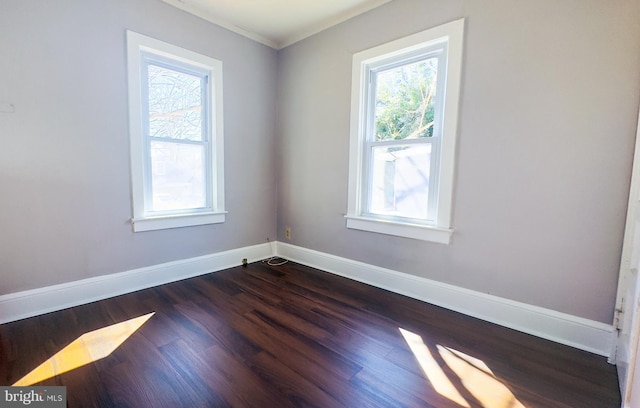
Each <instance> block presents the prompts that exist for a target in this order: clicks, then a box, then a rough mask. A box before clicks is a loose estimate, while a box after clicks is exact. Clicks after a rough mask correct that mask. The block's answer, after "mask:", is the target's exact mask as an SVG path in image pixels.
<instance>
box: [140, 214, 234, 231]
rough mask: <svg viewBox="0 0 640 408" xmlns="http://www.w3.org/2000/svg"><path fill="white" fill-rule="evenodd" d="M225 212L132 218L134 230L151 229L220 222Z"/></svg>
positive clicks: (222, 220)
mask: <svg viewBox="0 0 640 408" xmlns="http://www.w3.org/2000/svg"><path fill="white" fill-rule="evenodd" d="M225 214H226V212H219V213H199V214H180V215H168V216H163V217H149V218H139V219H132V220H131V224H133V231H134V232H142V231H153V230H159V229H169V228H181V227H192V226H195V225H206V224H220V223H223V222H224V220H225Z"/></svg>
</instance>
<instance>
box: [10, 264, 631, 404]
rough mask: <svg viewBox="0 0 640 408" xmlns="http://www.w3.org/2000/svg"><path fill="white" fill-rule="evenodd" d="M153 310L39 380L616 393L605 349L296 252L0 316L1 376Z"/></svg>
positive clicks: (237, 390) (325, 398)
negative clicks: (444, 303) (530, 330)
mask: <svg viewBox="0 0 640 408" xmlns="http://www.w3.org/2000/svg"><path fill="white" fill-rule="evenodd" d="M151 312H155V314H153V315H152V316H151V317H150V318H149V319H148V320H147V321H146V322H145V323H144V324H142V326H141V327H140V328H139V329H138V330H137V331H135V332H134V333H133V334H131V336H130V337H128V338H127V339H126V340H124V342H123V343H122V344H121V345H120V346H119V347H118V348H116V349H115V351H113V352H112V353H111V354H109V355H108V356H106V357H104V358H102V359H99V360H96V361H94V362H91V363H89V364H87V365H84V366H81V367H79V368H76V369H73V370H71V371H68V372H66V373H63V374H59V375H56V376H54V377H52V378H49V379H46V380H44V381H42V382H40V383H39V384H38V385H49V386H51V385H64V386H66V387H67V395H68V405H69V406H70V407H226V406H233V407H278V408H279V407H323V408H324V407H403V406H406V407H456V408H459V407H490V408H498V407H580V408H582V407H598V408H603V407H619V406H620V395H619V392H618V386H617V379H616V370H615V367H614V366H612V365H609V364H607V362H606V360H605V358H603V357H600V356H596V355H593V354H590V353H586V352H583V351H580V350H576V349H573V348H570V347H566V346H562V345H559V344H556V343H553V342H550V341H546V340H542V339H539V338H535V337H533V336H529V335H526V334H523V333H519V332H516V331H513V330H509V329H506V328H503V327H499V326H496V325H493V324H490V323H486V322H483V321H480V320H477V319H473V318H470V317H468V316H464V315H461V314H458V313H454V312H451V311H448V310H445V309H442V308H438V307H435V306H431V305H428V304H425V303H422V302H419V301H416V300H413V299H410V298H406V297H403V296H400V295H397V294H393V293H390V292H387V291H384V290H381V289H377V288H373V287H371V286H367V285H364V284H361V283H358V282H354V281H351V280H349V279H344V278H341V277H337V276H335V275H332V274H329V273H325V272H321V271H318V270H315V269H312V268H308V267H305V266H302V265H299V264H295V263H288V264H286V265H283V266H268V265H266V264H265V263H260V262H259V263H254V264H250V265H249V266H248V267H246V268H243V267H237V268H232V269H229V270H226V271H222V272H217V273H212V274H209V275H205V276H201V277H197V278H193V279H188V280H184V281H180V282H176V283H172V284H168V285H164V286H160V287H156V288H152V289H147V290H143V291H139V292H135V293H131V294H127V295H123V296H119V297H116V298H112V299H107V300H104V301H100V302H95V303H91V304H87V305H83V306H79V307H74V308H71V309H67V310H63V311H59V312H55V313H50V314H47V315H43V316H38V317H34V318H30V319H26V320H22V321H18V322H13V323H9V324H5V325H2V326H0V336H1V341H0V347H1V349H0V385H12V384H14V383H16V382H17V381H18V380H20V379H22V378H23V377H24V376H25V375H27V374H28V373H29V372H31V371H32V370H34V369H35V368H36V367H38V366H39V365H40V364H41V363H43V362H45V361H47V359H49V358H50V357H52V356H54V354H56V353H58V352H59V351H60V350H62V349H63V348H65V346H67V345H69V344H70V343H72V342H73V341H74V340H75V339H76V338H78V337H79V336H81V335H83V334H85V333H89V332H92V331H95V330H98V329H102V328H105V327H109V326H111V325H114V324H116V323H120V322H123V321H126V320H128V319H132V318H136V317H139V316H141V315H145V314H148V313H151ZM121 326H122V325H118V326H112V327H115V328H117V329H114V330H113V331H115V332H117V333H116V334H115V335H114V334H104V333H103V332H105V331H108V330H109V329H105V330H101V331H100V332H95V333H100V334H99V336H98V338H99V339H98V340H96V339H87V338H84V339H85V340H84V342H85V343H87V344H88V346H93V347H98V348H100V347H102V345H101V344H102V343H101V342H102V340H100V339H108V338H109V337H110V336H111V337H113V336H115V337H118V336H120V335H121V331H122V329H121ZM104 341H106V340H104ZM96 343H98V345H97V346H96ZM74 344H75V343H74ZM69 348H70V349H72V352H74V351H73V350H75V353H76V354H74V355H73V356H72V357H69V358H68V360H71V361H76V360H81V358H79V357H78V355H79V354H81V353H80V352H79V351H77V350H76V349H75V348H74V347H72V346H70V347H69ZM85 354H86V353H85ZM89 355H90V356H93V358H95V355H96V352H95V351H91V352H90V353H89ZM62 358H63V357H59V359H58V360H57V361H56V362H54V363H52V364H50V366H52V367H54V368H56V369H61V367H62V365H63V364H62V363H61V360H60V359H62ZM65 364H66V363H65Z"/></svg>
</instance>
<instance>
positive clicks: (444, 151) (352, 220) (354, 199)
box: [346, 19, 464, 244]
mask: <svg viewBox="0 0 640 408" xmlns="http://www.w3.org/2000/svg"><path fill="white" fill-rule="evenodd" d="M463 38H464V19H460V20H456V21H452V22H450V23H447V24H443V25H441V26H438V27H434V28H431V29H428V30H425V31H422V32H420V33H417V34H413V35H410V36H408V37H404V38H401V39H399V40H395V41H391V42H389V43H386V44H383V45H380V46H377V47H374V48H370V49H368V50H365V51H361V52H359V53H356V54H354V56H353V65H352V84H351V86H352V88H351V129H350V143H349V199H348V204H347V215H346V219H347V228H353V229H359V230H364V231H370V232H376V233H382V234H388V235H396V236H402V237H407V238H413V239H420V240H425V241H432V242H438V243H444V244H449V243H450V242H451V236H452V234H453V228H452V210H453V190H454V188H453V187H454V186H453V184H454V176H455V153H456V141H457V135H458V109H459V97H460V88H461V86H460V82H461V74H462V57H463V52H462V49H463ZM445 42H446V44H447V64H446V75H445V84H444V89H445V95H446V96H445V100H444V119H443V123H442V141H441V145H440V149H441V151H440V154H441V156H440V169H439V170H440V174H439V176H440V177H439V185H438V201H437V215H436V220H435V222H434V223H433V224H415V223H407V222H402V221H395V220H380V219H376V218H373V217H367V216H365V214H364V213H363V206H364V203H363V202H362V201H363V199H362V188H363V181H364V179H363V177H365V175H364V174H363V146H364V142H365V138H366V134H365V129H366V115H367V112H366V105H367V103H366V102H367V101H366V100H365V97H366V96H365V92H364V91H363V90H364V89H366V87H367V82H368V75H367V74H368V71H369V67H370V66H372V65H373V64H375V63H376V62H379V61H381V60H384V59H388V58H390V57H393V56H397V55H402V54H406V53H409V52H412V51H414V50H419V49H421V48H426V47H431V46H433V45H436V44H440V43H445Z"/></svg>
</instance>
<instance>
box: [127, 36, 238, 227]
mask: <svg viewBox="0 0 640 408" xmlns="http://www.w3.org/2000/svg"><path fill="white" fill-rule="evenodd" d="M127 65H128V66H127V68H128V81H129V83H128V87H129V127H130V129H129V133H130V155H131V158H130V159H131V191H132V207H133V217H132V218H131V223H132V225H133V230H134V232H140V231H150V230H158V229H167V228H179V227H187V226H195V225H205V224H215V223H222V222H224V221H225V214H226V211H225V208H224V157H223V153H224V138H223V129H224V127H223V110H222V95H223V93H222V62H221V61H219V60H216V59H214V58H211V57H208V56H205V55H202V54H198V53H195V52H193V51H189V50H187V49H184V48H181V47H178V46H175V45H172V44H169V43H166V42H164V41H160V40H157V39H155V38H151V37H147V36H145V35H142V34H138V33H136V32H133V31H128V30H127ZM149 65H156V66H162V67H165V68H168V69H171V70H174V71H178V72H183V73H185V74H189V75H194V74H195V75H196V76H199V77H201V78H203V86H202V96H203V100H202V106H203V111H202V113H203V121H204V126H203V134H202V140H201V141H200V142H197V143H196V144H198V145H201V146H203V148H204V151H205V153H204V157H203V173H204V179H205V180H204V181H203V183H204V187H205V197H206V198H205V206H204V207H202V208H197V209H177V210H167V211H153V210H152V209H151V199H152V194H151V170H150V169H151V147H150V146H151V143H152V142H153V141H154V139H155V138H154V137H152V136H151V135H149V129H148V106H145V105H144V104H145V103H147V104H148V93H149V89H148V82H147V73H146V72H145V71H144V70H145V69H147V67H148V66H149ZM145 114H146V115H147V116H146V117H145ZM171 143H177V144H193V143H192V142H186V141H184V140H182V139H172V140H171Z"/></svg>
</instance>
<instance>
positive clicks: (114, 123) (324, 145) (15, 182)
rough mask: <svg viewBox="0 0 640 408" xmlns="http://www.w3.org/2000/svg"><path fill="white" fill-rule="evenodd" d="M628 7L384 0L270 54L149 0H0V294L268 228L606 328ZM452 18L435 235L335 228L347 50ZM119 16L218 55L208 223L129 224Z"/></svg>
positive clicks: (631, 10)
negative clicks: (219, 111)
mask: <svg viewBox="0 0 640 408" xmlns="http://www.w3.org/2000/svg"><path fill="white" fill-rule="evenodd" d="M638 15H640V1H638V0H625V1H617V2H609V1H602V0H563V1H556V0H544V1H533V0H529V1H523V0H483V1H476V0H449V1H442V0H440V1H436V0H394V1H393V2H391V3H389V4H387V5H385V6H383V7H381V8H379V9H376V10H374V11H372V12H369V13H367V14H365V15H362V16H360V17H357V18H355V19H352V20H350V21H348V22H346V23H343V24H341V25H339V26H336V27H334V28H332V29H330V30H328V31H325V32H323V33H320V34H318V35H316V36H314V37H311V38H309V39H307V40H305V41H302V42H300V43H298V44H295V45H293V46H290V47H288V48H286V49H284V50H282V51H280V52H278V53H276V52H275V51H273V50H271V49H269V48H267V47H265V46H262V45H259V44H257V43H255V42H252V41H250V40H247V39H245V38H243V37H240V36H238V35H236V34H233V33H231V32H229V31H226V30H224V29H222V28H219V27H216V26H214V25H211V24H209V23H206V22H205V21H203V20H201V19H198V18H196V17H193V16H190V15H188V14H186V13H183V12H181V11H179V10H177V9H174V8H173V7H170V6H168V5H166V4H164V3H162V2H160V1H157V0H136V1H129V0H75V1H74V0H64V1H48V0H26V1H25V0H4V1H2V2H1V3H0V74H1V76H0V102H9V103H13V104H15V106H16V112H15V113H12V114H10V113H0V137H1V141H2V145H1V146H2V148H0V294H6V293H12V292H17V291H21V290H26V289H32V288H38V287H42V286H46V285H50V284H56V283H63V282H69V281H73V280H77V279H83V278H88V277H93V276H99V275H105V274H110V273H116V272H121V271H126V270H130V269H133V268H137V267H142V266H148V265H154V264H158V263H162V262H167V261H172V260H179V259H184V258H190V257H194V256H199V255H205V254H210V253H215V252H219V251H224V250H228V249H233V248H238V247H243V246H248V245H253V244H258V243H263V242H266V239H267V237H269V238H272V239H273V238H274V237H275V236H276V234H277V235H278V239H280V240H282V241H285V242H291V243H292V244H295V245H300V246H303V247H307V248H312V249H315V250H318V251H323V252H327V253H330V254H335V255H338V256H343V257H347V258H351V259H354V260H359V261H364V262H367V263H371V264H374V265H379V266H382V267H386V268H391V269H394V270H398V271H402V272H406V273H410V274H414V275H417V276H422V277H426V278H429V279H434V280H438V281H441V282H446V283H450V284H454V285H458V286H461V287H465V288H470V289H473V290H477V291H480V292H486V293H491V294H495V295H498V296H502V297H505V298H508V299H514V300H518V301H521V302H525V303H530V304H533V305H538V306H542V307H547V308H551V309H555V310H559V311H562V312H566V313H571V314H574V315H577V316H583V317H586V318H589V319H594V320H599V321H602V322H610V321H611V314H612V309H613V304H614V297H615V287H616V280H617V272H618V263H619V257H620V248H621V240H622V229H623V224H624V217H625V210H626V200H627V191H628V184H629V175H630V166H631V159H632V150H633V142H634V134H635V126H636V118H637V113H638V101H639V100H640V92H639V90H640V24H639V23H638V19H637V16H638ZM460 17H466V18H467V27H466V43H465V66H464V72H463V90H462V104H461V105H462V106H461V117H460V125H461V131H460V136H459V149H458V166H457V177H456V189H455V194H456V201H455V206H454V226H455V235H454V238H453V243H452V244H451V245H450V246H444V245H439V244H431V243H426V242H421V241H415V240H410V239H403V238H395V237H389V236H385V235H378V234H373V233H367V232H362V231H355V230H348V229H346V228H345V221H344V218H343V215H344V213H345V211H346V203H347V169H348V166H347V165H348V163H347V159H348V140H349V114H350V113H349V103H350V85H351V56H352V54H353V53H355V52H358V51H361V50H363V49H366V48H369V47H372V46H375V45H379V44H381V43H384V42H387V41H389V40H393V39H396V38H399V37H402V36H405V35H407V34H411V33H414V32H417V31H421V30H423V29H426V28H429V27H432V26H434V25H438V24H441V23H444V22H448V21H451V20H454V19H457V18H460ZM125 29H131V30H133V31H137V32H140V33H142V34H145V35H149V36H152V37H156V38H159V39H161V40H164V41H167V42H170V43H175V44H177V45H180V46H182V47H185V48H189V49H193V50H194V51H197V52H200V53H203V54H206V55H209V56H212V57H214V58H217V59H220V60H222V61H223V63H224V76H225V77H224V103H225V118H224V119H225V155H226V157H225V166H226V202H227V208H228V210H229V214H228V217H227V222H226V223H224V224H219V225H210V226H200V227H191V228H180V229H173V230H164V231H151V232H144V233H135V234H134V233H133V232H132V231H131V226H130V225H129V223H128V219H129V217H130V216H131V193H130V180H129V172H130V170H129V146H128V143H129V142H128V137H129V136H128V123H127V121H128V117H127V116H128V107H127V89H126V61H125ZM276 79H277V80H276ZM276 84H277V85H276ZM276 109H277V112H276ZM276 114H277V121H276V120H274V117H275V116H276ZM276 129H277V132H276ZM276 184H277V193H276ZM276 203H277V206H276ZM276 214H277V220H276ZM276 222H277V225H276ZM285 226H290V227H291V228H292V240H291V241H287V240H286V239H285V238H284V236H283V235H284V234H283V232H284V227H285Z"/></svg>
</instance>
